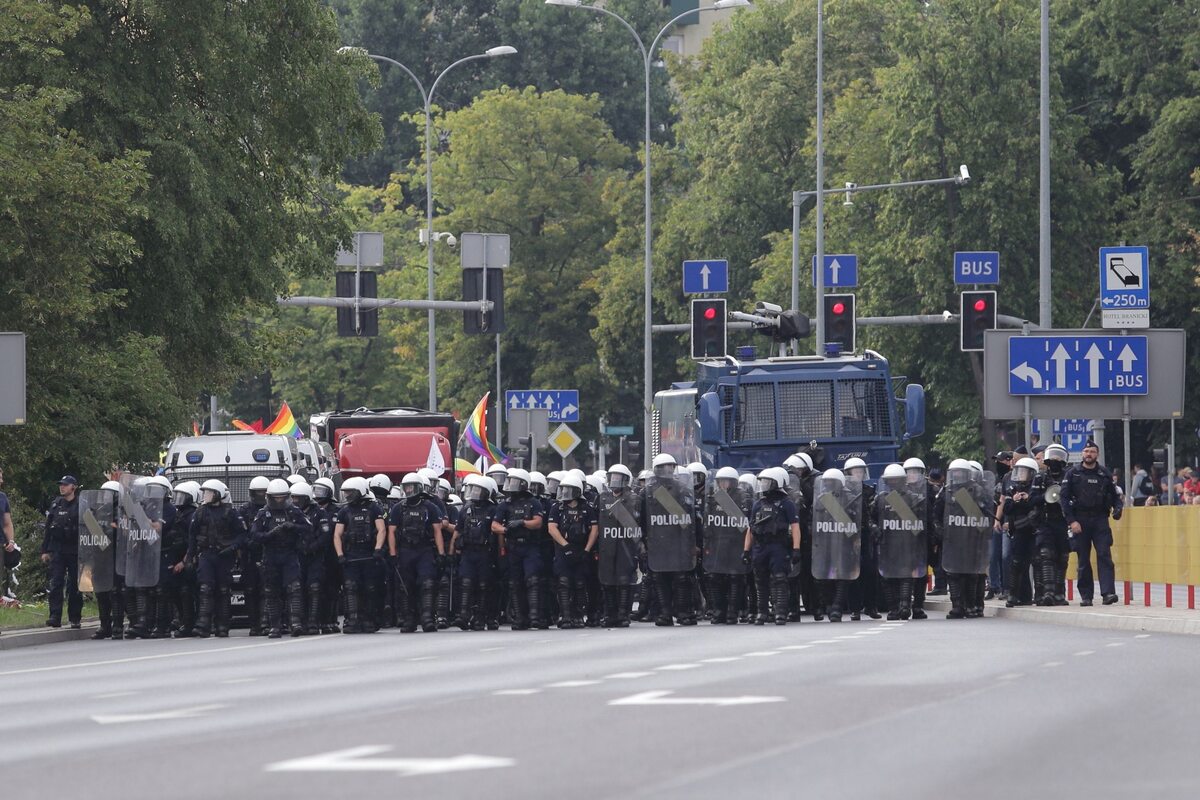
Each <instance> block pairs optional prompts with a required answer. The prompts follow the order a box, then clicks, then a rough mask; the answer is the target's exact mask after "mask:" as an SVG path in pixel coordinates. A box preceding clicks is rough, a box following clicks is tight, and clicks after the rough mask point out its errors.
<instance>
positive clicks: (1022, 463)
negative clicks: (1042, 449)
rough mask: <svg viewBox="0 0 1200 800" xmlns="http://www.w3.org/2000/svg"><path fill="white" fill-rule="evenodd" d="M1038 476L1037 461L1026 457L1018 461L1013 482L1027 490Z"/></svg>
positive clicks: (1013, 474)
mask: <svg viewBox="0 0 1200 800" xmlns="http://www.w3.org/2000/svg"><path fill="white" fill-rule="evenodd" d="M1037 474H1038V463H1037V461H1036V460H1034V459H1032V458H1030V457H1029V456H1025V457H1024V458H1021V459H1018V460H1017V463H1016V464H1014V465H1013V468H1012V475H1011V478H1012V482H1013V483H1014V484H1016V485H1017V486H1020V487H1021V488H1022V489H1025V490H1027V489H1028V488H1029V485H1030V484H1031V483H1033V478H1034V476H1035V475H1037Z"/></svg>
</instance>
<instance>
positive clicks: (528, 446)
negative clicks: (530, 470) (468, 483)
mask: <svg viewBox="0 0 1200 800" xmlns="http://www.w3.org/2000/svg"><path fill="white" fill-rule="evenodd" d="M497 271H499V270H497ZM513 456H515V457H516V458H517V460H518V463H520V464H521V465H522V466H524V465H525V464H529V463H532V456H533V435H532V434H530V435H529V436H518V437H517V451H516V452H515V453H513Z"/></svg>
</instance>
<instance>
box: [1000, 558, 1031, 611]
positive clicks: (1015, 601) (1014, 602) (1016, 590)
mask: <svg viewBox="0 0 1200 800" xmlns="http://www.w3.org/2000/svg"><path fill="white" fill-rule="evenodd" d="M1022 571H1025V572H1028V571H1029V564H1028V563H1023V562H1022V561H1021V560H1020V559H1016V558H1014V559H1013V560H1012V564H1011V565H1010V567H1009V570H1008V574H1009V575H1011V576H1012V580H1011V583H1012V584H1013V585H1012V588H1010V589H1009V590H1008V597H1007V598H1006V599H1005V601H1004V607H1005V608H1016V607H1017V606H1023V605H1025V603H1023V602H1021V577H1020V576H1021V573H1022Z"/></svg>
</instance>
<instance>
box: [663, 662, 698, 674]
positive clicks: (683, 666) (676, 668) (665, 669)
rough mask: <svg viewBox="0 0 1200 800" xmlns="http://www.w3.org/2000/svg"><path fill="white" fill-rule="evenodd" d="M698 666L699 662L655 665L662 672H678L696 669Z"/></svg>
mask: <svg viewBox="0 0 1200 800" xmlns="http://www.w3.org/2000/svg"><path fill="white" fill-rule="evenodd" d="M699 666H700V665H699V664H666V665H665V666H661V667H655V669H656V670H661V671H663V672H678V671H679V670H685V669H696V668H697V667H699Z"/></svg>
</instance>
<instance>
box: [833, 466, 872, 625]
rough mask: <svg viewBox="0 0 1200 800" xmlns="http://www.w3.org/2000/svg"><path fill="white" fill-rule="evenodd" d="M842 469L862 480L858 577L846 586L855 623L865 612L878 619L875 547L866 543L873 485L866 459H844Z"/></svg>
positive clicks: (868, 538) (851, 615) (848, 474)
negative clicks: (869, 481) (861, 523)
mask: <svg viewBox="0 0 1200 800" xmlns="http://www.w3.org/2000/svg"><path fill="white" fill-rule="evenodd" d="M842 471H843V472H844V473H845V474H846V475H847V476H849V477H851V478H858V479H859V480H860V481H862V483H863V494H862V518H863V531H862V549H861V550H860V551H859V553H860V560H861V563H860V566H859V573H858V580H857V581H855V582H854V585H853V586H852V587H851V588H850V607H851V609H852V611H851V614H850V619H852V620H854V621H855V622H857V621H858V620H859V619H861V614H866V615H867V616H868V617H870V618H871V619H879V618H880V614H879V598H880V594H881V587H880V582H879V565H878V564H877V563H876V561H875V548H874V547H871V546H870V543H871V530H870V528H871V525H872V524H873V522H874V520H873V515H872V514H871V513H870V510H871V509H873V508H874V507H875V487H874V486H872V485H871V484H869V483H867V481H868V480H870V477H871V475H870V471H869V470H868V469H867V462H865V461H863V460H862V459H861V458H858V457H857V456H855V457H853V458H848V459H846V463H845V464H844V465H843V468H842Z"/></svg>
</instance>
